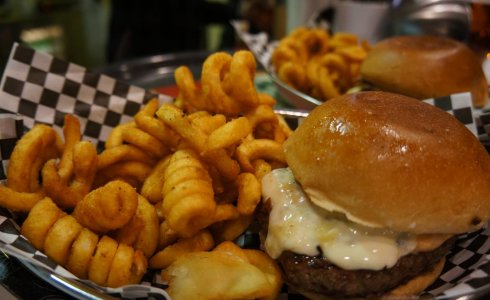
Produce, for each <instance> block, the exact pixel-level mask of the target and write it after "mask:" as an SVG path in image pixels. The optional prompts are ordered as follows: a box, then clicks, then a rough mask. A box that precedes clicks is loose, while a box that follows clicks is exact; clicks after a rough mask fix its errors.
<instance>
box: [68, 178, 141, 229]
mask: <svg viewBox="0 0 490 300" xmlns="http://www.w3.org/2000/svg"><path fill="white" fill-rule="evenodd" d="M137 206H138V193H136V191H135V190H134V188H133V187H131V186H130V185H129V184H127V183H125V182H123V181H119V180H115V181H111V182H109V183H107V184H106V185H104V186H103V187H100V188H98V189H95V190H93V191H91V192H90V193H88V194H87V195H86V196H85V197H84V198H83V199H82V200H81V201H80V202H78V204H77V205H76V206H75V210H74V211H73V216H74V217H75V218H76V219H77V221H78V222H80V224H82V225H83V226H84V227H87V228H89V229H90V230H93V231H95V232H98V233H105V232H108V231H111V230H114V229H118V228H121V227H123V226H124V225H125V224H127V223H128V222H129V221H130V220H131V218H132V217H133V216H134V214H135V213H136V208H137Z"/></svg>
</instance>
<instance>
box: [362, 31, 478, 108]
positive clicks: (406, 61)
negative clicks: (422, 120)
mask: <svg viewBox="0 0 490 300" xmlns="http://www.w3.org/2000/svg"><path fill="white" fill-rule="evenodd" d="M361 77H362V79H363V81H365V82H367V83H369V84H372V85H374V87H375V89H379V90H383V91H388V92H394V93H399V94H403V95H406V96H409V97H413V98H416V99H419V100H424V99H428V98H436V97H443V96H448V95H450V94H454V93H461V92H471V95H472V99H473V105H474V106H475V107H483V106H485V104H486V103H487V102H488V83H487V81H486V78H485V75H484V73H483V70H482V66H481V62H480V60H479V59H478V57H477V56H476V54H475V53H474V52H473V51H472V50H471V49H469V48H468V47H467V46H465V45H464V44H462V43H460V42H457V41H455V40H453V39H450V38H446V37H439V36H429V35H421V36H418V35H411V36H397V37H392V38H388V39H385V40H383V41H381V42H379V43H377V44H376V45H374V47H373V48H372V49H371V51H370V52H369V54H368V56H367V57H366V59H365V60H364V61H363V63H362V65H361Z"/></svg>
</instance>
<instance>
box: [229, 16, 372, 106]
mask: <svg viewBox="0 0 490 300" xmlns="http://www.w3.org/2000/svg"><path fill="white" fill-rule="evenodd" d="M232 24H233V25H234V27H235V29H236V31H237V33H238V34H239V36H240V37H241V39H242V40H243V41H244V42H245V44H246V45H247V47H248V48H249V49H250V50H251V51H252V52H253V53H254V54H255V55H256V57H257V59H258V60H259V61H260V62H261V63H262V66H263V67H264V68H265V69H266V70H267V72H268V73H269V75H270V76H271V78H272V80H273V81H274V83H275V84H276V86H277V88H278V89H279V91H280V92H281V94H282V95H283V96H284V97H285V98H286V99H287V100H288V101H289V102H290V103H291V104H292V105H293V106H294V107H297V108H305V109H311V108H314V107H315V106H317V105H319V104H321V103H323V102H324V101H326V100H328V99H330V98H333V97H336V96H339V95H342V94H345V93H347V92H348V91H349V90H350V89H352V88H354V87H355V86H357V85H359V82H360V67H361V63H362V62H363V60H364V59H365V57H366V56H367V53H368V52H369V50H370V45H369V43H368V42H367V41H361V40H360V39H359V38H358V36H356V35H355V34H352V33H346V32H338V33H334V34H330V33H328V31H327V30H326V29H325V28H321V27H309V26H300V27H298V28H296V29H295V30H293V31H292V32H291V33H289V34H288V35H287V36H285V37H284V38H282V39H281V40H279V41H270V40H269V39H268V36H267V35H266V34H265V33H259V34H249V33H247V32H244V31H243V30H241V26H240V23H239V21H235V22H233V23H232Z"/></svg>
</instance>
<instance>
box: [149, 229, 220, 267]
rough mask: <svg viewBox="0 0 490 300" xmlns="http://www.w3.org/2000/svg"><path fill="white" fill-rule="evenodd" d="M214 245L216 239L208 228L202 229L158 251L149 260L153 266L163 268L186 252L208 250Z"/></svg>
mask: <svg viewBox="0 0 490 300" xmlns="http://www.w3.org/2000/svg"><path fill="white" fill-rule="evenodd" d="M213 247H214V240H213V236H212V235H211V233H209V231H208V230H202V231H200V232H198V233H196V235H194V236H192V237H188V238H183V239H180V240H178V241H177V242H176V243H175V244H172V245H170V246H167V247H165V249H163V250H161V251H159V252H157V253H156V254H155V255H154V256H153V257H152V258H151V259H150V261H149V265H150V267H151V268H155V269H163V268H166V267H168V266H170V265H171V264H172V263H173V262H174V261H175V260H177V259H178V258H179V257H181V256H182V255H184V254H186V253H191V252H197V251H208V250H211V249H212V248H213Z"/></svg>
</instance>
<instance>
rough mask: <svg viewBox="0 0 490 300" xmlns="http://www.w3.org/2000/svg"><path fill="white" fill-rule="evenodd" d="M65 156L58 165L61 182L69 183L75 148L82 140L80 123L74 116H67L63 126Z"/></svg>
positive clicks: (63, 155) (62, 156)
mask: <svg viewBox="0 0 490 300" xmlns="http://www.w3.org/2000/svg"><path fill="white" fill-rule="evenodd" d="M63 136H64V138H65V143H64V145H63V154H62V155H61V158H60V162H59V163H58V174H59V176H60V178H61V180H64V181H67V180H68V179H69V178H70V176H71V175H72V174H73V148H74V147H75V144H76V143H78V142H79V141H80V140H81V134H80V121H79V120H78V118H77V117H75V116H73V115H65V121H64V124H63Z"/></svg>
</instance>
